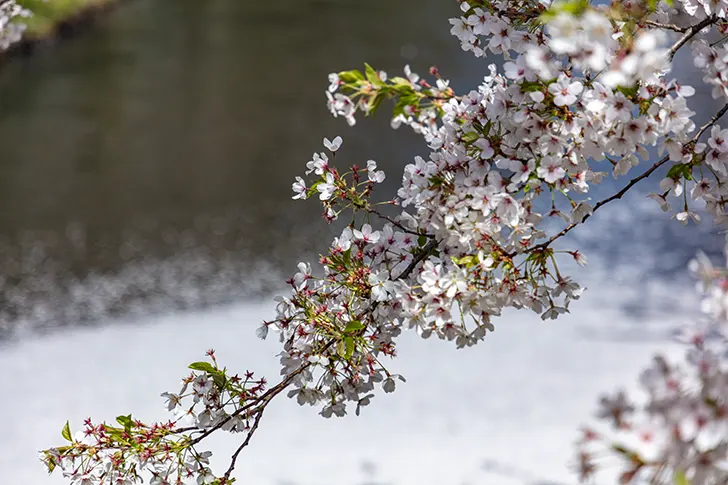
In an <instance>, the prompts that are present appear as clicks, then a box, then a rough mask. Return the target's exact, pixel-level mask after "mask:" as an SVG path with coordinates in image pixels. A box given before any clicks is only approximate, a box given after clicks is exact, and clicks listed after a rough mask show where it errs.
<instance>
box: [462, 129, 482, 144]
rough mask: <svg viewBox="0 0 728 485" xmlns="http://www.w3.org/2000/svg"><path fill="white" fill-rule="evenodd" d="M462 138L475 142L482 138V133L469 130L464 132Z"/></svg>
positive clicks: (468, 141)
mask: <svg viewBox="0 0 728 485" xmlns="http://www.w3.org/2000/svg"><path fill="white" fill-rule="evenodd" d="M461 138H462V139H463V141H464V142H465V143H473V142H475V141H476V140H477V139H478V138H480V135H479V134H478V133H476V132H474V131H469V132H467V133H463V136H462V137H461Z"/></svg>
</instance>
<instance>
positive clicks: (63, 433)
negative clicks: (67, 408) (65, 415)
mask: <svg viewBox="0 0 728 485" xmlns="http://www.w3.org/2000/svg"><path fill="white" fill-rule="evenodd" d="M61 436H62V437H63V438H64V439H65V440H66V441H73V440H72V439H71V425H70V424H69V423H68V421H66V425H65V426H64V427H63V431H61Z"/></svg>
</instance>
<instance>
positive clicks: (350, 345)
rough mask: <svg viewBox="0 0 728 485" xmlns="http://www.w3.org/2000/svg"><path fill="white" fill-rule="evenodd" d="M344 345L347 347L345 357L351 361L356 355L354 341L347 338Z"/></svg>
mask: <svg viewBox="0 0 728 485" xmlns="http://www.w3.org/2000/svg"><path fill="white" fill-rule="evenodd" d="M344 345H346V354H345V355H344V357H345V358H347V359H349V358H351V356H352V355H353V354H354V339H353V338H351V337H346V338H345V339H344Z"/></svg>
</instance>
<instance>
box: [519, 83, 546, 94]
mask: <svg viewBox="0 0 728 485" xmlns="http://www.w3.org/2000/svg"><path fill="white" fill-rule="evenodd" d="M541 89H543V84H542V83H540V82H538V81H524V82H522V83H521V92H522V93H535V92H536V91H541Z"/></svg>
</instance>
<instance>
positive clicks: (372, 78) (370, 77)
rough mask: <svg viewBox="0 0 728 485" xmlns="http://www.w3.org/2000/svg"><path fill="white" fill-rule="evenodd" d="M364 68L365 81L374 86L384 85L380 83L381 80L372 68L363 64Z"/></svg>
mask: <svg viewBox="0 0 728 485" xmlns="http://www.w3.org/2000/svg"><path fill="white" fill-rule="evenodd" d="M364 68H365V73H366V76H367V81H369V82H370V83H372V84H374V85H375V86H382V85H383V84H384V82H382V78H380V77H379V73H377V71H375V70H374V68H373V67H372V66H370V65H369V64H366V63H364Z"/></svg>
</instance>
